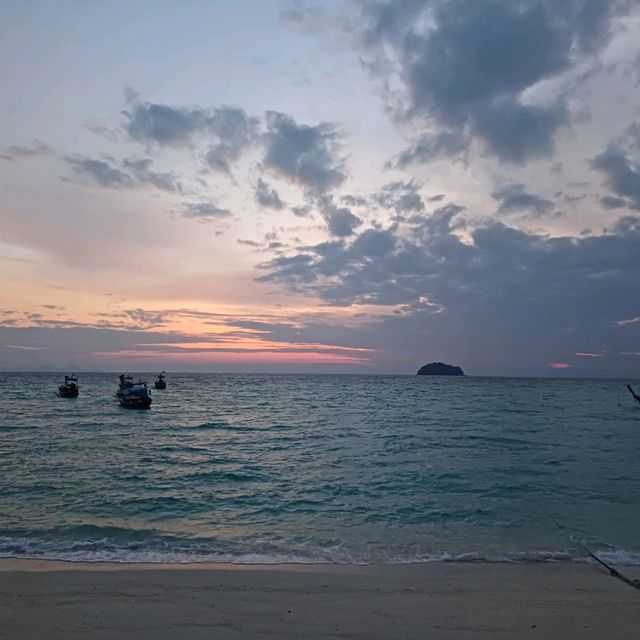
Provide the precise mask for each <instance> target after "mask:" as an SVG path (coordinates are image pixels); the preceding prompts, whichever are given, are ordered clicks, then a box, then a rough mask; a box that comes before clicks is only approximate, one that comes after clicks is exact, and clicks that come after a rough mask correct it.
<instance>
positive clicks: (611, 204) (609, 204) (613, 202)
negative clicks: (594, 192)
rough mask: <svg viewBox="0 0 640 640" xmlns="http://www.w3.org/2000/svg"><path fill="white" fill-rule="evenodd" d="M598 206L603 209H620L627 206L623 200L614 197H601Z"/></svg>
mask: <svg viewBox="0 0 640 640" xmlns="http://www.w3.org/2000/svg"><path fill="white" fill-rule="evenodd" d="M600 204H601V205H602V206H603V207H604V208H605V209H622V208H624V207H627V206H628V205H627V201H626V200H625V199H624V198H617V197H616V196H602V198H600Z"/></svg>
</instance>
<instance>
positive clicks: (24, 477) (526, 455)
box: [0, 373, 640, 565]
mask: <svg viewBox="0 0 640 640" xmlns="http://www.w3.org/2000/svg"><path fill="white" fill-rule="evenodd" d="M141 376H142V378H143V379H146V380H148V381H149V382H150V383H151V382H152V381H153V379H154V375H153V374H150V373H148V374H141ZM79 377H80V395H79V397H78V398H76V399H63V398H58V397H57V395H56V391H57V386H58V384H60V382H61V381H62V376H61V375H60V374H51V373H49V374H45V373H24V374H22V373H19V374H16V373H0V557H5V558H6V557H19V558H45V559H60V560H70V561H90V562H93V561H95V562H99V561H110V562H166V563H186V562H220V563H343V564H368V563H389V564H402V563H423V562H432V561H448V562H473V561H494V562H562V561H567V562H582V561H587V560H588V558H589V556H588V551H587V550H590V551H592V552H594V553H596V554H598V555H599V557H601V558H603V559H604V560H606V561H608V562H611V563H615V564H616V565H637V564H640V526H639V525H640V405H637V404H636V403H635V402H634V400H633V398H632V397H631V395H630V394H629V393H628V391H627V389H626V388H625V383H626V382H629V381H626V380H624V381H623V380H584V379H583V380H572V379H557V378H556V379H526V378H518V379H516V378H491V377H471V376H470V377H463V378H461V377H452V378H449V377H431V376H382V375H377V376H373V375H262V374H197V375H196V374H177V373H176V374H172V373H169V374H167V388H166V390H164V391H156V390H153V392H152V395H153V404H152V407H151V409H150V410H147V411H135V410H128V409H125V408H122V407H120V406H119V405H118V404H117V402H116V400H115V398H114V393H115V390H116V383H117V376H116V374H113V373H84V374H80V376H79ZM136 377H137V374H136ZM630 382H633V381H630ZM639 386H640V385H639Z"/></svg>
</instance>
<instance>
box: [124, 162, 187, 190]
mask: <svg viewBox="0 0 640 640" xmlns="http://www.w3.org/2000/svg"><path fill="white" fill-rule="evenodd" d="M122 164H123V166H124V168H125V169H129V170H130V171H131V173H132V175H133V177H134V178H135V179H136V180H137V181H138V183H139V184H142V185H152V186H154V187H157V188H158V189H160V190H161V191H169V192H174V193H182V191H183V190H182V185H181V184H180V182H179V181H178V179H177V177H176V175H175V174H174V173H173V171H170V172H167V173H162V172H158V171H151V165H152V164H153V160H151V159H149V158H143V159H140V160H134V159H125V160H124V161H123V163H122Z"/></svg>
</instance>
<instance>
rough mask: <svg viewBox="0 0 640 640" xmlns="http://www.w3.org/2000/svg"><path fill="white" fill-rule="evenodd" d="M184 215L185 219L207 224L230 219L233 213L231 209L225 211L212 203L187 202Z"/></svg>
mask: <svg viewBox="0 0 640 640" xmlns="http://www.w3.org/2000/svg"><path fill="white" fill-rule="evenodd" d="M182 215H183V217H185V218H192V219H194V220H202V221H205V222H207V221H212V220H222V219H224V218H229V217H230V216H231V215H232V213H231V211H229V209H223V208H221V207H219V206H218V205H216V204H213V203H212V202H187V203H185V205H184V208H183V212H182Z"/></svg>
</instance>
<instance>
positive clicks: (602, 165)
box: [591, 125, 640, 210]
mask: <svg viewBox="0 0 640 640" xmlns="http://www.w3.org/2000/svg"><path fill="white" fill-rule="evenodd" d="M634 134H636V135H637V129H636V128H635V125H632V127H630V128H628V129H627V131H626V132H625V135H623V136H622V137H621V138H618V139H617V140H614V141H613V142H611V143H610V144H609V146H608V147H607V148H606V149H605V150H604V151H603V152H602V153H600V154H598V155H597V156H595V158H593V159H592V161H591V167H592V168H593V169H595V170H596V171H600V172H601V173H603V174H604V175H605V177H606V186H607V187H608V188H609V189H610V190H611V192H612V195H607V196H604V197H603V198H601V199H600V202H601V203H602V205H603V206H604V207H605V208H607V209H615V208H621V207H628V208H630V209H637V210H640V154H639V153H638V151H640V145H639V144H638V139H639V138H640V136H639V138H635V137H634Z"/></svg>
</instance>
